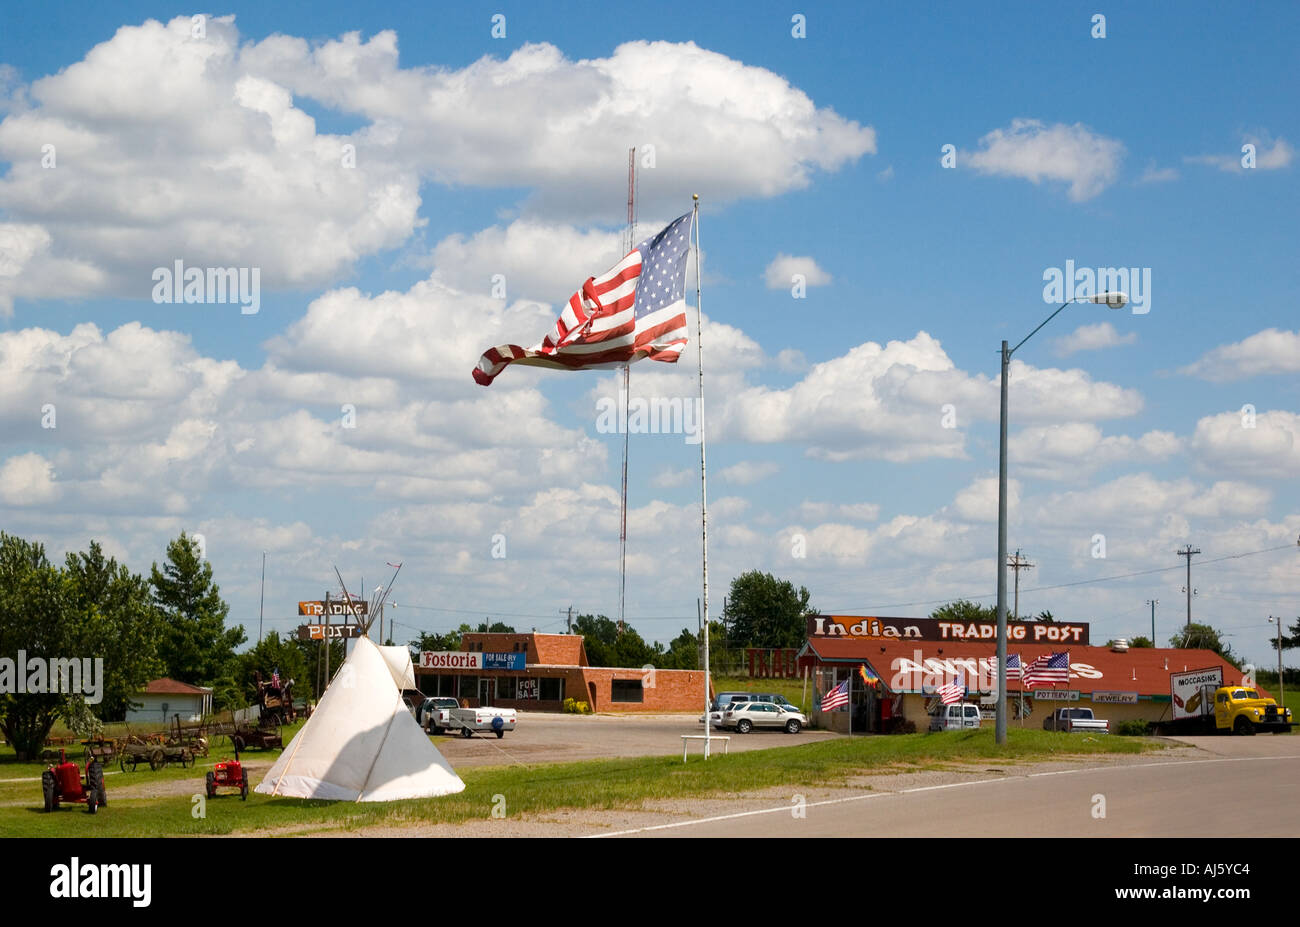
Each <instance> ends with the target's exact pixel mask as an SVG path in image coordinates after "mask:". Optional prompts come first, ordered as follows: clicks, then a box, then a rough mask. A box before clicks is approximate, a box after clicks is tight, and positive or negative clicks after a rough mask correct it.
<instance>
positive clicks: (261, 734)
mask: <svg viewBox="0 0 1300 927" xmlns="http://www.w3.org/2000/svg"><path fill="white" fill-rule="evenodd" d="M230 744H231V746H233V747H234V748H235V752H236V753H238V752H239V751H241V750H247V749H249V748H250V747H256V748H257V749H259V750H269V749H271V748H272V747H283V746H284V741H283V740H282V739H281V736H280V719H279V718H278V717H276V716H275V715H271V716H269V717H266V718H263V719H262V721H261V722H260V723H258V724H257V725H256V726H254V725H251V724H246V723H242V722H241V723H236V724H235V727H234V730H233V731H231V732H230Z"/></svg>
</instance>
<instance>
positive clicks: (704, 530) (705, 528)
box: [691, 193, 713, 760]
mask: <svg viewBox="0 0 1300 927" xmlns="http://www.w3.org/2000/svg"><path fill="white" fill-rule="evenodd" d="M691 200H692V201H693V203H694V205H693V211H694V213H695V214H694V215H693V216H692V217H691V219H692V222H691V224H692V226H693V227H694V230H695V351H696V356H697V357H698V358H699V369H700V410H699V412H700V414H699V423H700V543H701V547H700V550H701V557H700V563H701V565H702V567H703V574H704V596H703V599H702V602H703V612H704V758H705V759H706V760H707V759H708V758H709V748H710V747H711V746H712V745H713V739H712V738H713V725H712V724H711V723H710V718H709V707H710V706H709V688H710V685H709V675H710V674H709V484H708V480H707V470H706V468H705V453H704V444H705V441H704V342H703V338H704V321H703V317H704V306H703V304H702V303H701V301H700V195H699V194H698V193H693V194H691Z"/></svg>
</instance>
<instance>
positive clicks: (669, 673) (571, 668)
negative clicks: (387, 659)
mask: <svg viewBox="0 0 1300 927" xmlns="http://www.w3.org/2000/svg"><path fill="white" fill-rule="evenodd" d="M460 648H461V649H460V651H459V652H458V653H455V654H450V653H444V654H421V659H420V660H419V661H418V663H417V664H416V667H415V678H416V683H417V684H418V685H419V687H420V691H421V692H423V693H424V694H425V695H442V696H451V697H453V698H457V699H460V702H461V704H462V705H463V706H465V707H467V708H477V707H482V706H498V707H501V708H514V709H517V710H520V711H561V710H562V708H563V705H564V700H565V699H567V698H571V699H574V700H575V701H579V702H586V703H587V704H588V705H590V706H591V710H592V711H628V712H632V711H642V712H671V711H700V712H701V713H702V712H703V710H704V701H705V699H704V673H703V672H701V671H699V670H664V669H657V670H652V669H643V668H640V667H635V668H616V667H603V666H590V665H588V663H587V651H586V649H585V648H584V647H583V643H582V635H580V634H540V633H537V632H530V633H525V634H488V633H480V632H473V633H467V634H465V635H463V636H462V637H461V643H460ZM520 654H522V655H523V660H522V662H523V668H522V669H504V668H501V669H498V668H493V667H494V666H506V665H512V664H513V665H517V664H518V662H520V661H519V660H518V657H517V656H516V655H520ZM512 657H513V659H511V658H512ZM454 664H462V665H454ZM463 664H471V665H463Z"/></svg>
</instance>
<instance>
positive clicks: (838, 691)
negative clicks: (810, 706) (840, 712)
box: [817, 679, 849, 711]
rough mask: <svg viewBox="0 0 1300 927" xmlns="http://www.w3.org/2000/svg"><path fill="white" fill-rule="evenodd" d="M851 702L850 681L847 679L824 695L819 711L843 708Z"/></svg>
mask: <svg viewBox="0 0 1300 927" xmlns="http://www.w3.org/2000/svg"><path fill="white" fill-rule="evenodd" d="M848 703H849V681H848V680H847V679H846V680H844V681H843V682H842V683H840V684H839V685H838V686H836V687H835V688H834V689H831V690H830V691H829V692H827V693H826V694H825V695H823V696H822V703H821V706H820V707H819V708H818V709H817V710H818V711H834V710H835V709H836V708H843V707H844V706H845V705H847V704H848Z"/></svg>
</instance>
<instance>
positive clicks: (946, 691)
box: [935, 676, 966, 705]
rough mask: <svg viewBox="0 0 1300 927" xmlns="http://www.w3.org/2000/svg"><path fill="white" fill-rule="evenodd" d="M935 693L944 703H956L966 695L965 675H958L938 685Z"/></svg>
mask: <svg viewBox="0 0 1300 927" xmlns="http://www.w3.org/2000/svg"><path fill="white" fill-rule="evenodd" d="M935 694H936V695H938V696H939V698H940V700H942V702H943V703H944V704H945V705H956V704H957V703H958V702H960V701H961V700H962V699H964V698H965V697H966V677H965V676H958V677H957V678H956V679H955V680H954V681H953V682H950V683H948V684H947V685H943V686H940V687H939V688H938V689H937V690H935Z"/></svg>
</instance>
